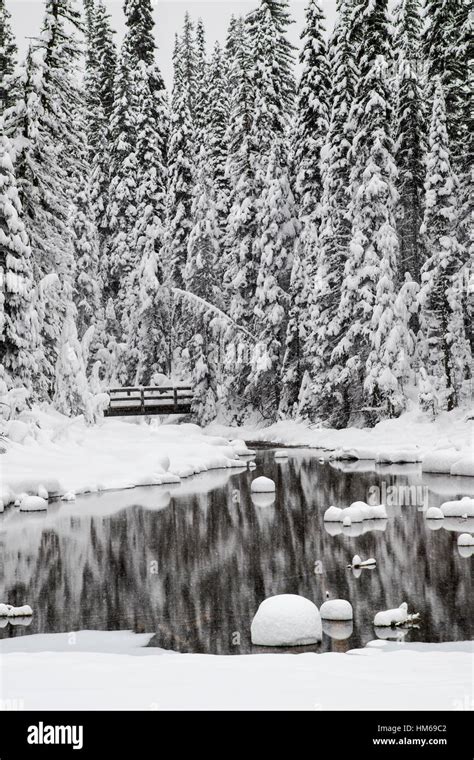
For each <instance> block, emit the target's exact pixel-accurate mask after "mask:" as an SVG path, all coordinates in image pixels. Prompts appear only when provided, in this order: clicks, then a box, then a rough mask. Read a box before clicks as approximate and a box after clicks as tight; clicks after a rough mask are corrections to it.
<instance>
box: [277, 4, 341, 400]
mask: <svg viewBox="0 0 474 760" xmlns="http://www.w3.org/2000/svg"><path fill="white" fill-rule="evenodd" d="M301 38H302V40H303V48H302V50H301V53H300V65H301V67H302V73H301V78H300V81H299V85H298V98H297V114H296V127H295V137H294V143H293V163H294V171H295V174H296V181H295V193H296V199H297V203H298V210H299V218H300V220H301V235H300V237H299V240H298V255H297V256H296V258H295V263H294V267H293V272H292V277H291V286H290V304H291V306H290V312H289V320H288V329H287V335H286V352H285V360H284V365H283V374H282V377H283V385H284V388H283V406H282V408H281V412H282V413H283V414H288V413H290V412H291V411H294V410H295V409H296V404H297V401H298V397H299V391H300V387H301V383H302V380H303V375H304V373H305V371H306V370H307V369H308V362H309V358H310V350H311V348H312V346H311V345H306V343H307V341H308V338H309V335H310V323H309V319H310V314H311V309H310V303H311V288H312V284H313V283H314V278H315V273H316V261H315V254H316V251H317V249H318V245H317V236H318V227H319V220H320V210H321V205H320V204H321V195H322V178H321V168H322V167H321V164H322V159H321V151H322V148H323V146H324V142H325V140H326V135H327V131H328V118H329V116H328V107H329V95H330V80H329V65H328V57H327V46H326V42H325V40H324V23H323V13H322V11H321V8H320V7H319V4H318V3H317V2H316V0H310V2H309V4H308V6H307V8H306V24H305V28H304V30H303V33H302V35H301Z"/></svg>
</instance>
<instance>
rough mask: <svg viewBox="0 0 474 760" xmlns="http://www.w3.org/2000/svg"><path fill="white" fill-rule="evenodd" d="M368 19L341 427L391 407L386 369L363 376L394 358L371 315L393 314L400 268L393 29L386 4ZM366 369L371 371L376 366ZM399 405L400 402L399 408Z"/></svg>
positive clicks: (342, 316)
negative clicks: (372, 379)
mask: <svg viewBox="0 0 474 760" xmlns="http://www.w3.org/2000/svg"><path fill="white" fill-rule="evenodd" d="M361 12H362V14H363V17H364V22H365V24H364V47H363V51H364V52H363V54H362V57H361V60H360V76H359V81H358V85H357V91H356V96H355V100H354V103H353V108H352V113H351V119H352V120H353V121H354V138H353V141H352V147H351V155H352V169H351V178H350V183H351V202H350V206H349V213H350V218H351V222H352V231H351V241H350V245H349V250H348V255H347V260H346V262H345V265H344V275H343V280H342V286H341V299H340V302H339V309H338V321H339V325H340V337H339V336H338V337H339V340H338V343H337V345H336V346H335V349H334V357H335V359H336V361H337V362H339V364H340V365H341V370H340V372H339V373H338V378H337V383H338V386H339V387H338V392H339V393H338V396H337V397H336V399H335V402H336V403H335V405H337V406H338V407H339V409H340V412H341V417H342V421H343V424H346V423H347V421H348V419H349V416H350V415H351V414H355V415H356V414H357V413H358V411H359V410H360V409H361V408H362V407H363V404H364V400H365V399H366V398H368V400H369V404H370V405H371V406H375V407H377V408H378V407H380V409H379V411H378V412H377V413H378V414H380V413H382V412H383V408H385V406H390V405H391V404H394V403H395V402H394V398H395V395H396V392H398V388H397V391H395V389H394V388H393V385H392V383H391V379H390V382H387V383H385V382H384V381H385V380H386V379H387V374H383V373H382V366H379V368H378V369H377V370H376V374H377V376H378V381H377V383H375V384H372V385H367V386H365V393H364V375H365V371H366V362H367V359H368V356H369V352H372V353H371V356H372V357H373V356H374V354H373V351H374V350H375V349H376V350H377V356H378V357H379V360H380V359H381V356H384V357H385V359H387V361H388V358H387V357H392V359H393V356H392V353H391V352H390V351H388V350H386V348H387V347H386V346H383V345H382V343H383V342H385V341H388V340H389V334H388V333H387V332H385V334H384V336H383V337H382V336H381V335H380V334H379V332H374V322H373V319H374V313H378V312H379V311H380V309H381V308H382V309H386V310H389V311H391V312H392V313H394V299H395V295H396V291H395V288H394V283H395V281H396V278H397V271H398V237H397V233H396V225H395V208H396V203H397V192H396V185H395V183H396V178H397V172H396V167H395V164H394V160H393V144H392V139H391V115H392V109H391V96H390V91H389V86H388V80H387V55H388V53H389V51H388V46H389V26H388V19H387V8H386V3H385V2H377V3H370V4H369V5H367V6H365V7H364V8H363V9H361ZM369 371H370V372H371V373H372V375H373V374H374V368H373V364H372V359H371V363H370V365H369ZM399 408H400V405H399V403H398V402H397V409H399Z"/></svg>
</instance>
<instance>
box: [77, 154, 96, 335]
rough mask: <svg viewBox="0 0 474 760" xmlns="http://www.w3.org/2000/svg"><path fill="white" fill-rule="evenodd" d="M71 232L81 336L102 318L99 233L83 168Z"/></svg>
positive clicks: (78, 324) (88, 183)
mask: <svg viewBox="0 0 474 760" xmlns="http://www.w3.org/2000/svg"><path fill="white" fill-rule="evenodd" d="M71 232H72V237H73V246H74V258H75V262H76V280H75V289H74V300H75V303H76V305H77V331H78V334H79V336H80V337H81V338H82V336H83V335H84V333H85V332H86V331H87V330H88V329H89V327H91V325H96V324H97V323H98V322H101V321H102V317H103V315H102V277H101V273H100V247H99V235H98V232H97V227H96V224H95V220H94V213H93V208H92V199H91V186H90V177H89V176H88V172H87V170H86V169H85V171H84V174H83V175H82V177H79V178H78V192H77V194H76V197H75V199H74V214H73V220H72V226H71Z"/></svg>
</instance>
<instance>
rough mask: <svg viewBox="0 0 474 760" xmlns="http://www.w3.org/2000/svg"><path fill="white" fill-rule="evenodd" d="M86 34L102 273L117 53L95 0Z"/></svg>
mask: <svg viewBox="0 0 474 760" xmlns="http://www.w3.org/2000/svg"><path fill="white" fill-rule="evenodd" d="M90 16H91V19H90V25H89V33H88V35H87V56H86V71H85V78H84V94H85V102H86V126H87V142H88V146H89V162H90V171H91V200H92V203H93V207H94V216H95V221H96V224H97V228H98V230H99V235H100V246H101V261H102V268H103V271H104V273H106V272H107V267H106V266H105V251H106V243H107V233H108V228H107V220H106V211H107V206H108V192H109V183H110V140H111V135H110V124H111V118H112V110H113V105H114V78H115V72H116V68H117V53H116V49H115V44H114V40H113V32H112V29H111V26H110V16H109V14H108V12H107V10H106V8H105V5H104V3H103V0H95V2H94V4H93V7H92V10H91V11H90Z"/></svg>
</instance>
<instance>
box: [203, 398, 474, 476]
mask: <svg viewBox="0 0 474 760" xmlns="http://www.w3.org/2000/svg"><path fill="white" fill-rule="evenodd" d="M468 416H469V415H467V413H466V410H465V409H455V410H454V411H452V412H444V413H442V414H440V415H439V416H438V417H437V418H436V419H435V420H431V419H430V417H429V416H428V415H427V414H423V413H422V412H420V410H419V409H418V408H415V409H412V410H411V411H408V412H406V413H405V414H403V415H401V417H398V418H397V419H392V420H383V421H382V422H379V423H378V425H375V427H373V428H345V429H343V430H333V429H331V428H317V427H313V426H311V425H310V424H309V423H305V422H296V421H294V420H282V421H281V422H276V423H275V424H273V425H269V426H266V427H265V426H264V425H263V424H261V425H256V426H243V427H240V428H238V431H236V429H235V428H231V427H226V426H225V425H220V424H217V423H213V424H211V425H210V426H209V427H208V428H207V430H208V432H209V433H210V434H211V435H226V436H227V435H229V436H232V437H234V436H235V435H236V434H237V432H238V435H239V436H240V437H241V438H245V440H247V441H254V442H257V441H265V442H271V443H277V444H280V445H283V446H309V447H311V448H316V449H321V452H322V453H321V456H322V457H324V458H325V459H337V460H351V459H355V460H357V459H367V460H372V461H374V462H376V463H377V464H391V463H405V462H407V463H408V462H410V463H419V462H421V463H422V469H423V471H424V472H443V473H449V474H451V475H470V476H474V447H473V420H472V419H468Z"/></svg>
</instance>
